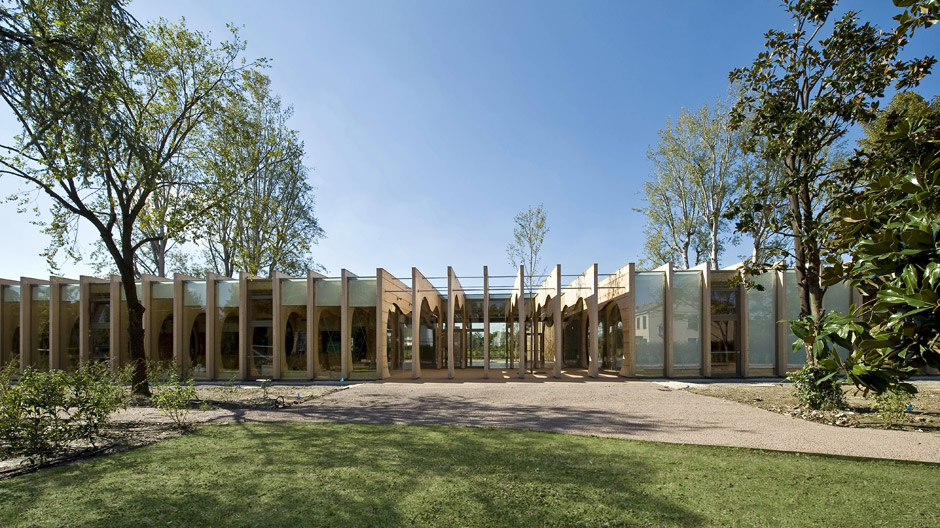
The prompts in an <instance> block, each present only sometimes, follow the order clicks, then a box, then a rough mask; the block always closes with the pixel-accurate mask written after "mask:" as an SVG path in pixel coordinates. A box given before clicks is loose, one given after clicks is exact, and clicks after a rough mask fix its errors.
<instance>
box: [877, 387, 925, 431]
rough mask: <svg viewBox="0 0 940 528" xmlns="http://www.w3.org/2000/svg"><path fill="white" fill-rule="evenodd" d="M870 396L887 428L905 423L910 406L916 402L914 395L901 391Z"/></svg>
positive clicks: (896, 390)
mask: <svg viewBox="0 0 940 528" xmlns="http://www.w3.org/2000/svg"><path fill="white" fill-rule="evenodd" d="M870 396H871V397H872V398H873V399H874V401H875V402H874V403H875V409H876V410H877V411H878V416H879V417H880V418H881V420H882V421H883V422H884V423H885V427H891V426H894V425H897V424H898V423H900V422H901V421H903V420H904V417H905V416H907V408H908V406H910V404H911V402H912V401H914V395H913V394H911V393H910V392H908V391H905V390H900V389H895V390H888V391H885V392H882V393H881V394H875V393H871V394H870Z"/></svg>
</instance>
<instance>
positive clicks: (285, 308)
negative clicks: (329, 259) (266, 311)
mask: <svg viewBox="0 0 940 528" xmlns="http://www.w3.org/2000/svg"><path fill="white" fill-rule="evenodd" d="M281 325H282V327H281V335H283V336H284V356H283V358H282V360H281V372H282V373H283V376H284V377H285V378H302V377H306V375H307V279H281Z"/></svg>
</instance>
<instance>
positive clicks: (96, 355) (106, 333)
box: [88, 283, 111, 361]
mask: <svg viewBox="0 0 940 528" xmlns="http://www.w3.org/2000/svg"><path fill="white" fill-rule="evenodd" d="M88 294H89V297H88V309H89V319H88V329H89V332H90V335H89V336H88V344H89V352H88V359H89V360H90V361H109V360H110V359H111V285H110V284H106V283H94V284H89V285H88Z"/></svg>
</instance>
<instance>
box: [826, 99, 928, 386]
mask: <svg viewBox="0 0 940 528" xmlns="http://www.w3.org/2000/svg"><path fill="white" fill-rule="evenodd" d="M866 133H867V137H866V139H865V140H864V141H862V142H861V144H862V145H863V148H862V149H861V150H860V151H858V152H857V153H856V155H855V156H854V157H853V159H852V160H851V163H850V169H851V170H850V171H848V172H847V175H846V177H845V178H843V180H842V184H843V186H844V187H843V189H842V192H841V193H840V199H839V200H838V202H837V212H838V214H837V215H836V216H837V218H838V221H837V222H836V223H835V225H834V240H835V243H836V244H837V245H838V246H840V247H844V248H846V252H847V253H848V255H849V256H850V259H849V260H848V261H847V262H846V263H845V264H844V266H833V267H832V268H830V270H829V273H827V274H826V276H825V277H824V278H825V280H826V282H827V283H835V282H837V281H842V280H848V281H849V282H850V283H851V284H852V285H853V286H855V287H856V288H858V289H859V290H860V291H861V292H862V293H863V294H864V296H865V299H866V302H865V303H864V305H863V307H862V309H860V310H858V311H857V312H856V313H855V314H853V315H854V317H853V318H852V319H851V320H849V321H845V322H843V324H842V325H841V326H840V327H839V330H840V331H841V332H840V333H841V334H842V335H843V336H853V337H855V339H854V343H852V344H854V345H855V348H856V350H855V351H854V352H853V353H852V354H851V355H850V356H849V357H847V358H845V359H844V360H842V359H841V358H840V357H839V356H835V357H833V358H831V359H827V360H823V361H824V362H825V363H823V364H824V366H826V367H827V368H829V369H832V370H834V371H835V370H839V369H841V370H843V371H845V372H846V375H847V377H848V378H850V379H851V380H852V382H854V383H855V384H856V385H858V386H862V387H864V388H865V389H866V391H867V390H874V391H875V392H876V393H883V392H885V391H889V390H897V388H898V387H899V388H901V389H905V390H908V391H913V387H912V386H910V385H907V384H904V383H900V385H898V384H899V382H903V380H904V379H906V378H907V377H909V376H910V375H911V374H913V373H915V372H917V371H919V370H920V369H922V368H924V367H925V366H932V367H940V98H938V99H936V100H935V101H934V103H933V104H927V102H926V101H925V100H924V99H923V98H922V97H920V96H919V95H917V94H914V93H912V92H907V93H903V92H902V93H900V94H898V95H897V96H895V98H894V99H893V100H892V102H891V104H890V105H889V106H888V107H887V108H886V109H885V111H883V112H881V113H880V115H879V117H878V119H877V120H875V121H874V122H873V123H871V124H870V125H869V126H867V127H866Z"/></svg>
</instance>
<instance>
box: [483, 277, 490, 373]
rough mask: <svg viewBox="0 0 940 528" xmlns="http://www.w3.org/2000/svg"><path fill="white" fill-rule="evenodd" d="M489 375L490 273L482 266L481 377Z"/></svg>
mask: <svg viewBox="0 0 940 528" xmlns="http://www.w3.org/2000/svg"><path fill="white" fill-rule="evenodd" d="M489 377H490V274H489V271H488V269H487V267H486V266H483V379H489Z"/></svg>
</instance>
